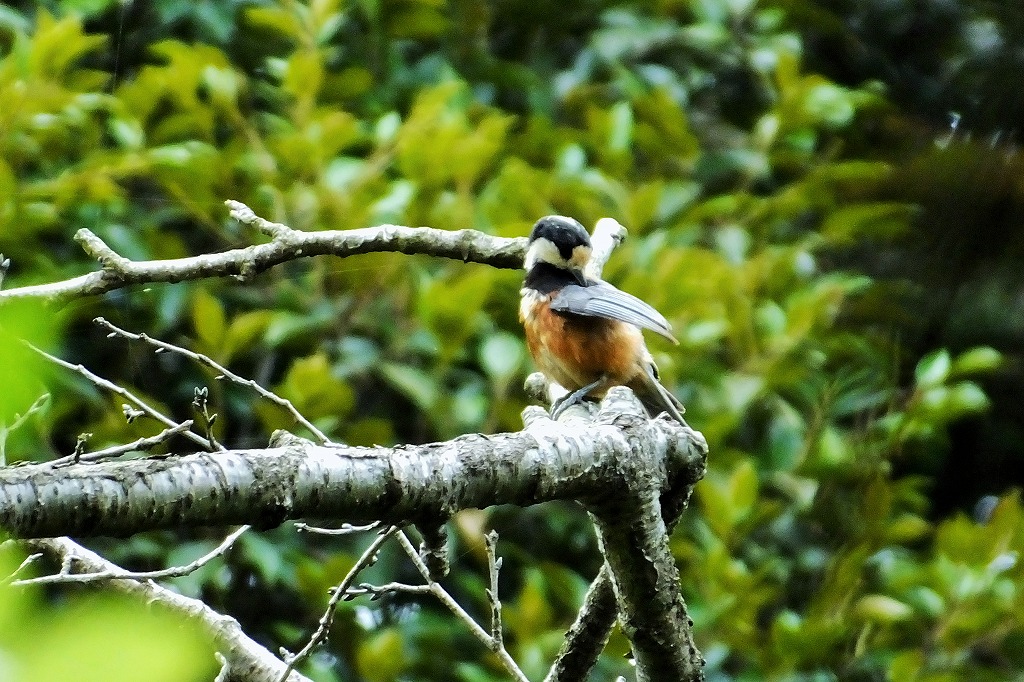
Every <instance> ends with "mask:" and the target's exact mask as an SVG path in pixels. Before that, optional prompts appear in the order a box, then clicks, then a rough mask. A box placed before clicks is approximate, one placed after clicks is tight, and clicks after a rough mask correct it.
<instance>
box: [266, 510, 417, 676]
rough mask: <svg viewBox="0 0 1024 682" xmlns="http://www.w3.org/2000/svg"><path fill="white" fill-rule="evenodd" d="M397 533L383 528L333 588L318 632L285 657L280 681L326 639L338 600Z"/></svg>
mask: <svg viewBox="0 0 1024 682" xmlns="http://www.w3.org/2000/svg"><path fill="white" fill-rule="evenodd" d="M396 533H398V528H396V527H395V526H391V527H389V528H387V529H385V530H383V531H382V532H381V533H380V534H379V535H378V536H377V537H376V538H374V540H373V542H371V543H370V546H369V547H367V548H366V551H364V552H363V553H362V555H361V556H360V557H359V559H357V560H356V563H355V564H354V565H353V566H352V568H350V569H349V571H348V573H347V574H346V575H345V577H344V578H342V580H341V582H340V583H338V585H337V586H336V587H335V588H334V589H333V590H332V592H331V598H330V600H328V602H327V608H326V609H325V610H324V615H322V616H320V623H319V624H318V625H317V628H316V632H314V633H313V635H312V636H311V637H310V638H309V641H308V642H306V645H305V646H304V647H302V649H301V650H300V651H299V652H298V653H297V654H295V655H294V656H286V657H285V670H284V673H283V674H282V675H281V679H280V680H279V682H285V680H287V679H288V675H289V673H291V671H292V670H294V669H295V667H296V666H297V665H299V664H300V663H302V661H304V660H306V659H307V658H308V657H309V655H310V654H311V653H312V652H313V649H314V648H316V647H317V646H318V645H319V644H320V643H321V642H323V641H324V639H325V638H326V637H327V633H328V632H329V631H330V629H331V623H333V622H334V613H335V611H336V610H337V608H338V602H340V601H342V600H343V599H344V598H345V595H346V593H347V592H348V589H349V586H350V585H352V582H353V581H354V580H355V579H356V576H357V575H359V572H360V571H362V570H363V569H364V568H366V567H367V566H370V565H372V564H373V562H374V561H376V558H377V550H379V549H380V547H381V545H383V544H384V543H385V542H387V541H388V540H389V539H391V537H392V536H394V535H395V534H396Z"/></svg>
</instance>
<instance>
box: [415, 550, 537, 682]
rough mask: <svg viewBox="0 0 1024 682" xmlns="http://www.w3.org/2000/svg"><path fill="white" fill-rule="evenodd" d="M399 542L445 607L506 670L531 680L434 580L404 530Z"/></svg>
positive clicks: (497, 642) (525, 679)
mask: <svg viewBox="0 0 1024 682" xmlns="http://www.w3.org/2000/svg"><path fill="white" fill-rule="evenodd" d="M398 542H399V543H400V544H401V545H402V549H403V550H405V553H406V554H407V555H408V556H409V558H410V559H411V560H412V563H413V564H414V565H415V566H416V570H417V571H419V572H420V575H421V576H423V579H424V580H426V581H427V586H428V587H429V588H430V593H431V594H433V595H434V597H436V598H437V599H438V600H439V601H440V602H441V603H442V604H444V605H445V607H447V608H448V610H449V611H451V612H452V613H453V614H454V615H455V616H456V617H457V618H458V619H459V620H461V621H462V622H463V623H465V624H466V626H467V627H468V628H469V631H470V632H472V633H473V636H474V637H476V638H477V639H478V640H480V642H482V643H483V645H484V646H486V647H487V648H488V649H489V650H490V651H491V652H493V653H494V654H495V655H496V656H497V657H498V659H499V660H500V661H501V663H502V665H503V666H504V667H505V670H506V671H507V672H508V673H509V674H510V675H511V676H512V677H513V678H515V679H516V680H518V682H529V678H527V677H526V675H525V674H524V673H523V671H522V670H521V669H520V668H519V666H518V665H517V664H516V662H515V660H514V659H513V658H512V656H511V655H510V654H509V653H508V651H507V650H506V649H505V646H504V644H503V643H502V642H501V641H499V640H496V639H495V638H494V637H492V636H491V635H489V634H488V633H487V631H486V630H484V629H483V628H482V627H480V624H479V623H477V622H476V621H475V620H473V617H472V616H471V615H469V613H467V612H466V610H465V609H463V608H462V607H461V606H460V605H459V603H458V602H457V601H455V599H454V598H453V597H452V596H451V595H450V594H448V592H447V591H446V590H445V589H444V588H443V587H441V585H440V584H438V583H437V582H434V581H433V580H432V579H431V578H430V569H429V568H428V567H427V565H426V563H424V561H423V559H421V558H420V554H419V552H418V551H417V550H416V547H414V546H413V544H412V542H411V541H410V540H409V538H408V536H406V534H405V533H404V532H400V533H398Z"/></svg>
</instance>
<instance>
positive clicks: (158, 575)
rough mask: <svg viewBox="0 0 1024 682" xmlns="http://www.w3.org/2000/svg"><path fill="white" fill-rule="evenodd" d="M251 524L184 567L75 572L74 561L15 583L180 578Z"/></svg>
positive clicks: (221, 551) (220, 552)
mask: <svg viewBox="0 0 1024 682" xmlns="http://www.w3.org/2000/svg"><path fill="white" fill-rule="evenodd" d="M249 528H250V526H241V527H240V528H238V529H237V530H235V531H234V532H233V533H231V534H230V535H228V536H227V537H226V538H224V540H223V541H222V542H221V543H220V544H219V545H217V546H216V547H215V548H214V549H212V550H210V551H209V552H207V553H206V554H204V555H203V556H201V557H199V558H198V559H196V560H195V561H193V562H191V563H188V564H185V565H184V566H171V567H170V568H163V569H160V570H158V571H128V570H125V569H123V568H121V567H120V566H116V565H114V564H111V567H110V568H106V569H104V570H102V571H96V572H92V573H73V572H72V568H73V566H72V564H71V563H68V564H65V565H63V566H61V570H60V571H59V572H57V573H54V574H52V575H43V576H39V577H38V578H24V579H22V580H15V581H14V582H13V583H12V584H13V585H18V586H22V585H52V584H59V585H65V584H70V583H75V584H78V583H94V582H97V581H101V580H115V579H116V580H123V579H131V580H162V579H164V578H180V577H181V576H183V575H188V574H189V573H194V572H195V571H198V570H199V569H200V568H202V567H203V566H205V565H206V564H208V563H210V562H211V561H213V560H214V559H216V558H217V557H219V556H223V555H224V553H225V552H227V551H228V550H229V549H230V548H231V546H232V545H234V544H235V540H237V539H238V538H239V537H240V536H241V535H242V533H244V532H246V531H247V530H249Z"/></svg>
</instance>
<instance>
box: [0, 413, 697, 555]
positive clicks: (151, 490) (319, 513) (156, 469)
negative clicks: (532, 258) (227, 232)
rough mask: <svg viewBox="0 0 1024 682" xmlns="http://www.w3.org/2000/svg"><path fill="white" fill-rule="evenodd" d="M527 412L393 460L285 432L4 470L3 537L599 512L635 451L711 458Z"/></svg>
mask: <svg viewBox="0 0 1024 682" xmlns="http://www.w3.org/2000/svg"><path fill="white" fill-rule="evenodd" d="M528 414H529V415H530V416H529V421H530V423H529V424H528V426H527V428H526V429H525V430H523V431H520V432H517V433H504V434H497V435H494V436H482V435H475V434H474V435H468V436H462V437H460V438H456V439H455V440H452V441H447V442H444V443H430V444H426V445H416V446H412V445H410V446H398V447H396V448H392V449H389V448H379V447H377V448H357V447H345V446H340V447H332V446H322V445H316V444H314V443H312V442H309V441H306V440H302V439H298V438H295V437H294V436H290V435H289V434H282V436H281V437H279V438H277V439H276V440H275V442H274V443H273V444H272V445H276V447H270V448H266V449H256V450H228V451H223V452H215V453H195V454H185V455H171V456H163V457H153V458H145V459H136V460H127V461H114V462H100V463H85V464H73V465H70V466H64V467H52V466H50V465H48V464H32V465H27V466H18V467H9V468H6V469H0V526H2V527H3V528H5V529H6V530H7V531H8V532H10V533H11V534H13V535H14V536H16V537H23V538H27V537H48V536H56V535H72V536H78V537H82V536H91V535H129V534H132V533H137V532H140V531H144V530H151V529H156V528H170V527H176V526H182V525H236V524H243V523H250V524H253V525H255V526H257V527H271V526H276V525H278V524H280V523H282V522H284V521H285V520H288V519H296V518H304V517H315V518H326V519H333V520H338V521H349V522H366V521H378V520H379V521H383V522H385V523H401V522H405V521H415V520H417V519H421V518H424V517H427V518H435V519H440V518H447V517H449V516H451V515H452V514H453V513H455V512H456V511H458V510H460V509H465V508H479V507H488V506H491V505H495V504H516V505H521V506H525V505H530V504H536V503H538V502H545V501H549V500H556V499H563V500H567V499H575V500H580V501H583V502H584V503H589V502H593V503H595V504H600V503H601V501H602V500H603V499H604V498H606V497H607V491H608V490H612V489H615V488H614V486H615V480H616V477H618V476H620V471H619V468H620V466H621V463H622V462H623V461H628V460H630V459H632V458H633V456H634V455H633V454H632V453H633V450H634V448H649V449H650V450H651V457H653V458H654V459H653V460H652V461H664V462H665V464H664V465H663V466H666V467H668V468H670V469H673V470H681V469H685V470H692V469H693V467H694V464H693V461H694V459H695V458H696V459H701V458H703V450H702V440H700V439H699V437H695V436H694V435H693V432H692V431H690V430H689V429H686V428H684V427H681V426H678V425H676V424H674V423H672V422H670V421H665V420H647V419H642V420H633V421H630V422H629V423H628V424H626V425H625V426H623V427H622V428H620V427H619V426H618V425H617V424H616V423H614V422H615V418H616V416H617V415H616V413H615V412H614V411H603V412H602V413H601V414H599V415H598V418H597V420H596V422H595V423H586V422H583V421H580V420H571V419H570V420H568V421H563V422H559V423H555V422H552V421H551V420H550V419H548V418H547V413H546V412H544V411H543V410H539V409H536V408H535V409H534V410H528ZM652 475H653V474H652Z"/></svg>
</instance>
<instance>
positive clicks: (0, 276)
mask: <svg viewBox="0 0 1024 682" xmlns="http://www.w3.org/2000/svg"><path fill="white" fill-rule="evenodd" d="M10 269H11V259H10V258H4V254H2V253H0V288H2V287H3V286H4V278H5V277H7V271H8V270H10Z"/></svg>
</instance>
